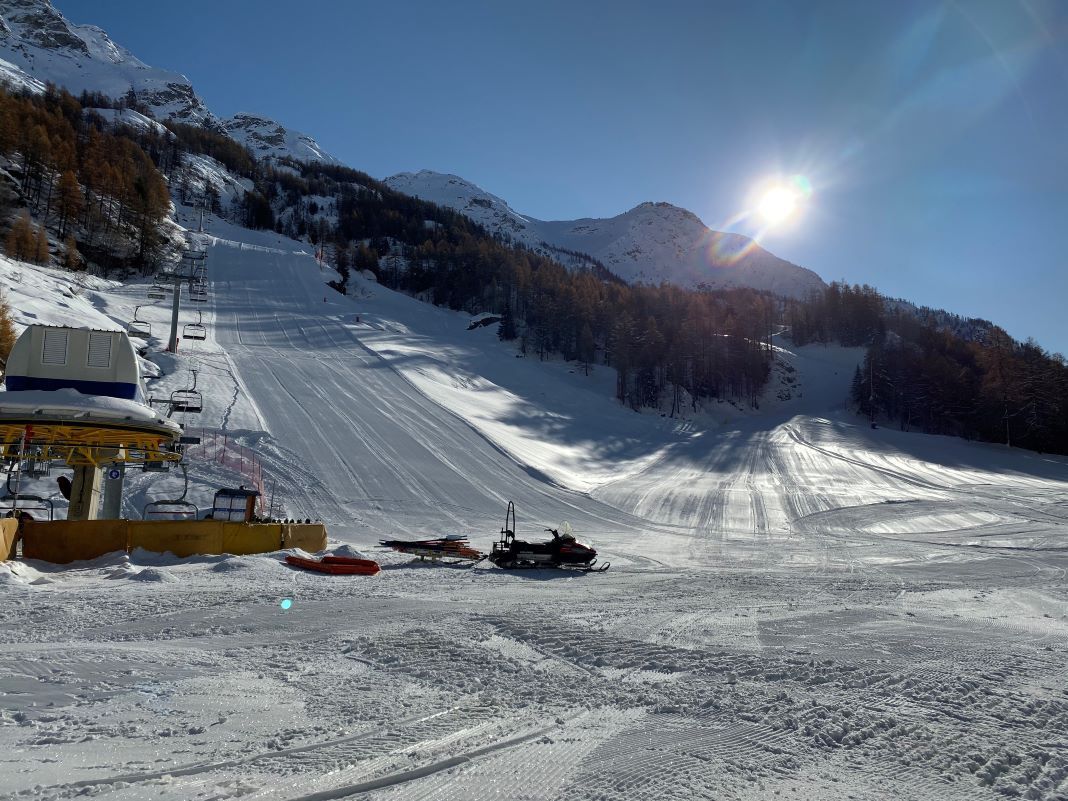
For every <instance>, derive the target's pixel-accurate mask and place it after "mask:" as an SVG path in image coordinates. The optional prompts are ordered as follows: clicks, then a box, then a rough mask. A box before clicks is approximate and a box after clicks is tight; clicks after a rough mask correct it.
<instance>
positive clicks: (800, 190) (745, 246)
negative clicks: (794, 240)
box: [704, 173, 812, 267]
mask: <svg viewBox="0 0 1068 801" xmlns="http://www.w3.org/2000/svg"><path fill="white" fill-rule="evenodd" d="M811 196H812V182H811V181H810V180H809V179H808V178H807V177H806V176H805V175H802V174H800V173H797V174H794V175H784V174H782V173H780V174H779V175H777V176H775V177H773V178H769V179H768V180H765V181H763V182H761V183H759V184H757V185H756V186H754V187H753V190H752V192H751V193H750V195H749V201H748V203H747V204H746V205H747V206H748V207H749V208H748V209H747V210H745V211H740V212H738V213H737V214H735V215H734V216H733V217H731V218H729V219H727V220H724V221H722V222H720V223H716V224H713V225H712V228H713V229H718V230H710V231H709V232H708V234H707V235H706V239H705V242H704V251H705V258H706V260H707V266H708V267H733V266H735V265H737V264H739V263H740V262H742V261H744V259H745V258H746V257H747V256H748V255H749V254H751V253H753V252H754V251H756V250H759V248H760V244H761V242H762V241H763V239H764V238H765V237H766V236H767V234H768V232H769V231H771V230H772V229H773V228H779V227H784V226H786V225H787V224H789V223H790V222H791V221H792V220H794V219H797V218H798V217H799V216H800V214H801V212H802V211H803V209H804V206H805V202H806V201H807V200H808V199H809V198H810V197H811ZM722 232H728V233H722Z"/></svg>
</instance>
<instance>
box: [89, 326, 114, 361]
mask: <svg viewBox="0 0 1068 801" xmlns="http://www.w3.org/2000/svg"><path fill="white" fill-rule="evenodd" d="M89 366H90V367H111V334H105V333H96V334H89Z"/></svg>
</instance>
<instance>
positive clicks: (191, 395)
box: [170, 370, 204, 414]
mask: <svg viewBox="0 0 1068 801" xmlns="http://www.w3.org/2000/svg"><path fill="white" fill-rule="evenodd" d="M190 372H191V373H192V374H193V386H191V387H189V388H188V389H176V390H175V391H174V392H172V393H171V399H170V404H171V412H172V413H173V412H189V413H191V414H199V413H200V412H202V411H203V410H204V396H203V395H202V394H201V393H200V390H198V389H197V371H196V370H190Z"/></svg>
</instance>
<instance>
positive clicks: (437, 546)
mask: <svg viewBox="0 0 1068 801" xmlns="http://www.w3.org/2000/svg"><path fill="white" fill-rule="evenodd" d="M381 544H382V547H383V548H392V549H393V550H394V551H397V552H399V553H406V554H410V555H412V556H418V557H419V560H420V561H424V560H426V559H429V560H431V561H433V562H436V561H438V560H441V559H458V560H461V561H463V560H469V561H472V562H480V561H482V560H483V559H485V558H486V555H485V554H484V553H482V551H480V550H478V549H477V548H472V547H471V543H469V542H468V541H467V537H465V536H464V535H462V534H450V535H448V536H446V537H438V538H437V539H432V540H382V541H381Z"/></svg>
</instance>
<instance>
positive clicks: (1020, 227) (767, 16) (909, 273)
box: [54, 0, 1068, 354]
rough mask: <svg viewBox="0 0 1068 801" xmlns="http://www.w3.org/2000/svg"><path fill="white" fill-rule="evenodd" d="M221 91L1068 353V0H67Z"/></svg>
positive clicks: (585, 212) (341, 135)
mask: <svg viewBox="0 0 1068 801" xmlns="http://www.w3.org/2000/svg"><path fill="white" fill-rule="evenodd" d="M54 4H55V5H56V7H57V8H58V9H59V10H60V11H61V12H63V13H64V15H65V16H66V17H67V18H68V19H70V20H71V21H72V22H75V23H91V24H95V25H99V26H100V27H102V28H104V29H105V30H106V31H108V33H109V34H110V35H111V37H112V39H114V40H115V41H116V42H118V43H119V44H121V45H123V46H125V47H127V48H128V49H130V50H131V51H132V52H133V53H134V54H135V55H136V56H137V57H139V58H140V59H141V60H142V61H145V62H147V63H149V64H152V65H153V66H157V67H164V68H168V69H172V70H175V71H177V72H181V73H183V74H185V75H186V76H187V77H188V78H189V79H190V80H191V81H192V83H193V86H194V88H195V89H196V91H197V93H198V94H200V96H201V97H203V98H204V100H205V101H206V102H207V104H208V106H209V107H210V108H211V109H212V110H213V111H214V112H215V113H216V114H218V115H220V116H230V115H232V114H235V113H237V112H240V111H247V112H253V113H257V114H261V115H264V116H268V117H271V118H273V119H276V120H278V121H279V122H281V123H283V124H285V125H287V126H289V127H292V128H296V129H298V130H301V131H304V132H306V133H309V134H311V135H312V136H313V137H315V138H316V139H317V140H318V141H319V142H320V144H321V145H322V146H323V147H324V148H325V149H326V150H327V151H328V152H330V153H332V154H334V155H335V156H337V157H338V158H340V159H342V160H343V161H344V162H346V163H347V164H349V165H351V166H353V167H356V168H357V169H361V170H364V171H366V172H368V173H370V174H371V175H374V176H376V177H379V178H383V177H386V176H388V175H392V174H394V173H396V172H400V171H406V170H419V169H432V170H436V171H439V172H448V173H455V174H457V175H460V176H462V177H464V178H466V179H467V180H469V181H472V182H474V183H476V184H478V185H479V186H481V187H482V188H484V189H486V190H487V191H489V192H492V193H493V194H496V195H498V196H500V197H502V198H504V199H505V200H506V201H507V202H508V203H509V204H510V205H511V206H512V207H513V208H514V209H516V210H517V211H519V212H521V213H524V214H529V215H532V216H534V217H538V218H540V219H549V220H554V219H573V218H578V217H610V216H614V215H616V214H620V213H622V212H624V211H626V210H628V209H630V208H632V207H634V206H635V205H637V204H638V203H641V202H643V201H648V200H652V201H667V202H670V203H674V204H675V205H678V206H681V207H684V208H687V209H690V210H691V211H693V212H695V213H696V214H697V215H698V216H699V217H701V219H702V220H704V222H705V223H706V224H707V225H709V226H710V227H712V228H715V229H719V230H736V231H739V232H741V233H753V232H754V231H755V230H756V226H755V224H754V220H753V217H752V216H751V215H750V216H746V213H747V212H748V211H750V210H751V209H753V208H754V205H755V203H756V201H755V200H754V187H756V186H758V185H762V184H763V183H764V182H765V181H767V180H768V179H769V178H775V177H780V176H781V177H784V178H788V177H790V176H796V175H803V176H805V178H806V179H807V181H808V182H809V183H810V184H811V187H812V193H811V195H810V196H809V197H808V198H807V199H806V200H805V201H804V203H803V204H802V208H801V209H800V210H799V213H798V214H797V215H795V216H794V217H793V218H791V220H789V221H788V222H787V223H785V224H782V225H780V226H777V227H774V228H772V229H770V230H766V231H764V232H763V235H762V239H761V242H762V244H763V245H764V246H765V247H766V248H767V249H768V250H770V251H772V252H773V253H775V254H776V255H778V256H781V257H782V258H785V259H787V260H789V261H792V262H795V263H797V264H801V265H802V266H805V267H808V268H810V269H812V270H815V271H816V272H817V273H818V274H819V275H821V276H822V277H823V278H824V279H826V280H828V281H830V280H846V281H848V282H850V283H866V284H870V285H872V286H875V287H877V288H878V289H879V290H881V291H882V292H883V293H884V294H887V295H890V296H893V297H902V298H905V299H908V300H911V301H913V302H915V303H917V304H920V305H928V306H933V307H939V308H945V309H948V310H950V311H953V312H956V313H958V314H962V315H965V316H974V317H983V318H986V319H989V320H992V321H994V322H996V323H998V324H999V325H1002V326H1004V327H1005V328H1006V329H1007V330H1008V331H1009V333H1010V334H1012V335H1013V336H1014V337H1016V338H1018V339H1026V338H1028V337H1034V338H1035V339H1037V340H1038V342H1039V343H1040V344H1041V345H1043V346H1044V347H1046V348H1047V349H1048V350H1050V351H1059V352H1061V353H1065V354H1068V326H1066V325H1065V324H1064V311H1063V307H1064V305H1065V302H1066V299H1068V145H1066V143H1068V3H1065V2H1062V0H974V1H971V0H954V1H953V2H939V0H923V1H922V2H918V1H914V0H895V2H893V3H883V2H864V1H860V2H858V1H857V0H810V1H809V2H805V0H784V1H783V2H777V1H773V0H754V1H750V0H741V1H739V2H733V1H729V0H717V1H715V2H708V1H706V2H689V1H688V0H659V1H658V2H655V3H654V2H630V0H612V1H611V2H577V0H572V1H571V2H555V1H554V0H545V1H544V2H539V3H523V4H519V3H509V2H492V1H490V0H486V1H485V2H469V1H468V0H451V1H450V2H447V3H442V2H437V1H435V2H405V0H396V1H395V2H390V3H381V2H343V1H342V0H337V1H336V2H327V1H326V0H304V2H301V3H294V2H276V1H275V0H223V1H222V2H220V0H212V2H205V0H183V2H182V3H181V4H173V3H166V4H164V3H144V2H143V0H108V2H106V3H101V2H99V0H54Z"/></svg>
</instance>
